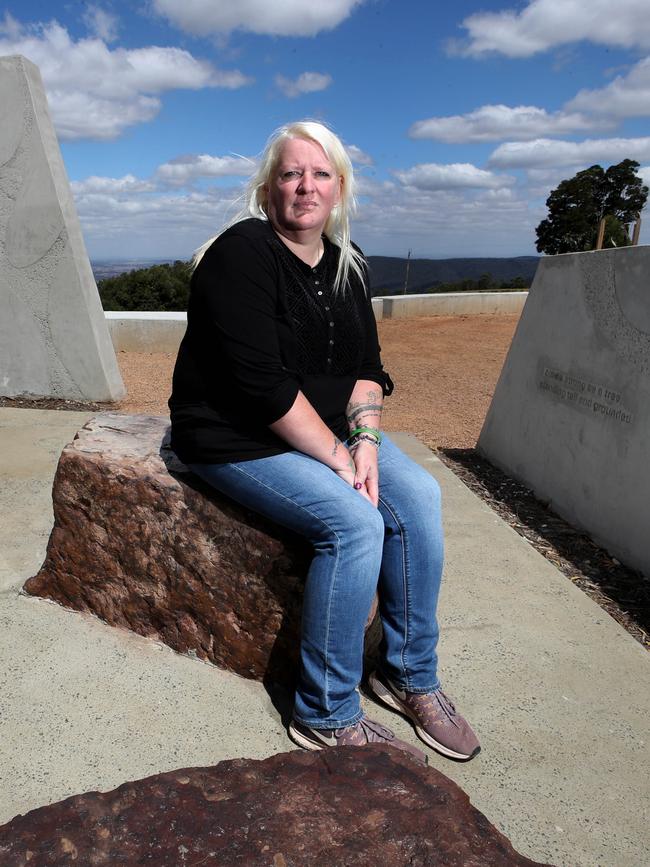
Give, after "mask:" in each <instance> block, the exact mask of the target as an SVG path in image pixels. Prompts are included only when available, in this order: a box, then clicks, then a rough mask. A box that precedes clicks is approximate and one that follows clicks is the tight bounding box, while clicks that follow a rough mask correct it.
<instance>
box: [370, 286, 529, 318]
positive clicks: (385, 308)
mask: <svg viewBox="0 0 650 867" xmlns="http://www.w3.org/2000/svg"><path fill="white" fill-rule="evenodd" d="M527 297H528V292H440V293H437V294H436V293H432V292H427V293H425V294H423V295H384V296H383V297H381V298H373V307H374V306H375V304H376V303H377V302H379V301H381V303H382V315H381V316H377V319H405V318H407V317H410V316H459V315H461V314H464V315H473V314H477V313H521V311H522V310H523V309H524V304H525V303H526V298H527ZM375 315H376V312H375Z"/></svg>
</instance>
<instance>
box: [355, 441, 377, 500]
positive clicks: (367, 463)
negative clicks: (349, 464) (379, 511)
mask: <svg viewBox="0 0 650 867" xmlns="http://www.w3.org/2000/svg"><path fill="white" fill-rule="evenodd" d="M350 454H351V455H352V460H353V461H354V466H355V470H356V471H355V474H354V487H355V488H356V490H357V491H359V493H365V494H366V495H367V497H368V499H369V500H370V502H371V503H372V504H373V506H374V507H375V508H377V506H378V505H379V461H378V454H377V447H376V446H374V445H372V443H368V442H364V441H363V440H362V441H361V442H360V443H359V444H358V445H356V446H354V447H353V448H352V449H350Z"/></svg>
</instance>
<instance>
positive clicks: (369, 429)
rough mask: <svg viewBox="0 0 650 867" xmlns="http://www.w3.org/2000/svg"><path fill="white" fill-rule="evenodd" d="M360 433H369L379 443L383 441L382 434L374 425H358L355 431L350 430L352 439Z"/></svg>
mask: <svg viewBox="0 0 650 867" xmlns="http://www.w3.org/2000/svg"><path fill="white" fill-rule="evenodd" d="M359 434H369V435H370V436H372V437H374V438H375V439H376V440H377V445H380V443H381V434H380V433H379V431H378V430H377V428H374V427H357V428H355V429H354V430H353V431H350V439H353V438H354V437H356V436H358V435H359Z"/></svg>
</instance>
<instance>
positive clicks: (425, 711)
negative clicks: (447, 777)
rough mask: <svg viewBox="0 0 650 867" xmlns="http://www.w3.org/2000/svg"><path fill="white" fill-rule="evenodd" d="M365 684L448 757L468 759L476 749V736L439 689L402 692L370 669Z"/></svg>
mask: <svg viewBox="0 0 650 867" xmlns="http://www.w3.org/2000/svg"><path fill="white" fill-rule="evenodd" d="M368 684H369V686H370V688H371V689H372V691H373V692H374V694H375V695H376V696H377V698H379V699H381V701H383V703H384V704H387V705H388V707H390V708H392V709H393V710H396V711H398V712H399V713H402V714H404V716H406V717H408V719H410V720H411V722H412V723H414V725H415V731H416V732H417V735H418V737H419V738H421V740H423V741H424V743H425V744H428V745H429V746H430V747H432V748H433V749H434V750H437V751H438V752H439V753H442V755H443V756H448V757H449V758H451V759H460V760H461V761H468V760H469V759H473V758H474V756H475V755H477V754H478V753H480V751H481V747H480V745H479V742H478V738H477V737H476V735H475V734H474V732H473V731H472V729H471V726H470V724H469V723H468V722H467V720H466V719H463V717H462V716H461V715H460V714H459V713H458V712H457V711H456V708H455V707H454V705H453V703H452V702H451V701H450V700H449V699H448V698H447V696H446V695H445V694H444V692H443V691H442V690H441V689H437V690H435V692H425V693H417V692H405V691H404V690H403V689H400V688H399V687H398V686H395V684H394V683H393V682H392V681H391V680H389V679H388V678H387V677H386V676H385V675H383V674H381V673H380V672H378V671H374V672H373V673H372V674H371V675H370V677H369V679H368Z"/></svg>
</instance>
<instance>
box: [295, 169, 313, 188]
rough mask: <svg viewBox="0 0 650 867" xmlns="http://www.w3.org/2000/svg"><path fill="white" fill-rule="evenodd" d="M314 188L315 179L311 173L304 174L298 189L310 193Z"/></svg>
mask: <svg viewBox="0 0 650 867" xmlns="http://www.w3.org/2000/svg"><path fill="white" fill-rule="evenodd" d="M313 188H314V178H313V177H312V175H311V174H310V173H309V172H303V174H302V177H301V178H300V184H299V185H298V189H299V190H301V191H302V192H305V193H308V192H310V191H311V190H312V189H313Z"/></svg>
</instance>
